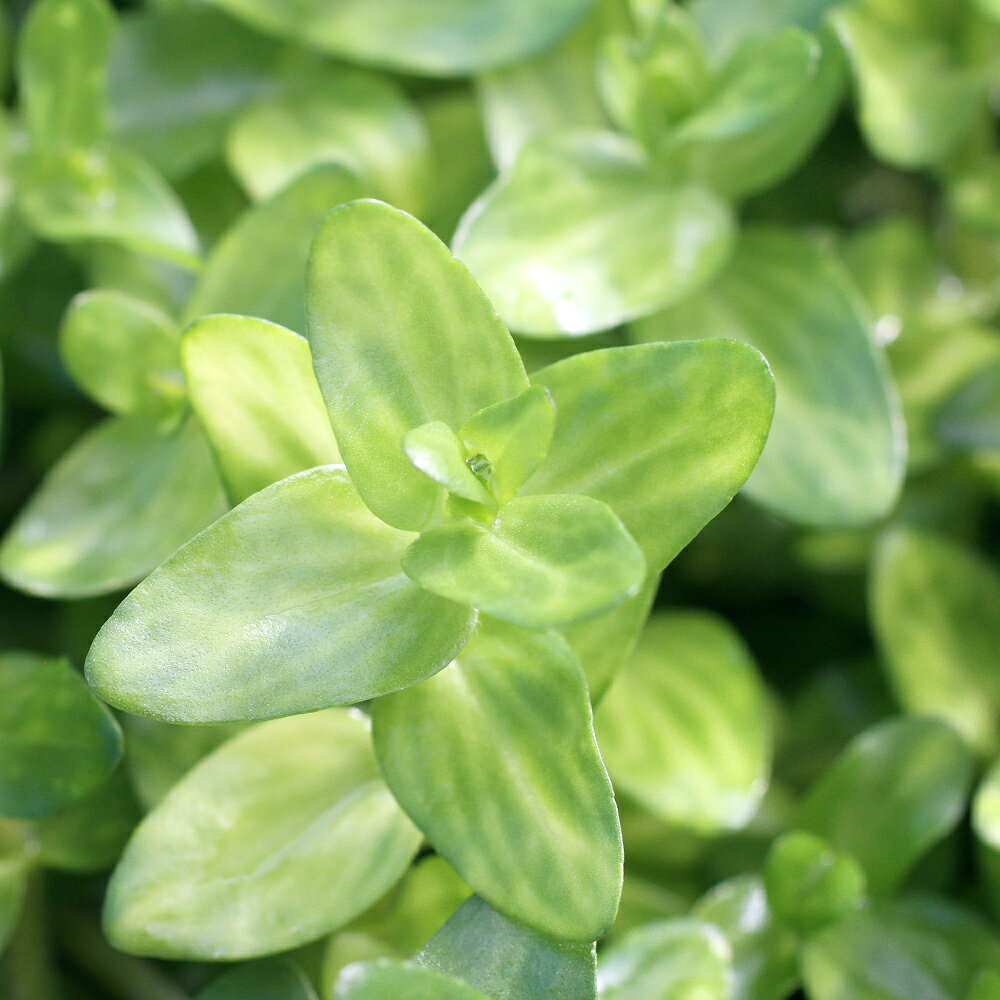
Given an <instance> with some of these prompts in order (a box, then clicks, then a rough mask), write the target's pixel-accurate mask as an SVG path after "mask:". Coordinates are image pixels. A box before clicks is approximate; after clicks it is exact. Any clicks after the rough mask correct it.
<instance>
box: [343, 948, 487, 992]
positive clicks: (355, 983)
mask: <svg viewBox="0 0 1000 1000" xmlns="http://www.w3.org/2000/svg"><path fill="white" fill-rule="evenodd" d="M333 1000H489V998H487V997H484V996H483V994H482V993H480V992H479V991H478V990H474V989H473V988H472V987H471V986H467V985H466V984H465V983H463V982H461V981H460V980H458V979H455V978H454V977H453V976H447V975H445V974H444V973H443V972H435V971H434V970H432V969H423V968H421V967H420V966H419V965H408V964H404V963H403V962H397V961H395V960H393V959H391V958H380V959H376V960H375V961H373V962H357V963H356V964H354V965H349V966H348V967H347V968H346V969H344V971H343V972H341V974H340V978H339V979H338V980H337V986H336V989H335V990H334V993H333Z"/></svg>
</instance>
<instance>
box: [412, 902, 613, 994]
mask: <svg viewBox="0 0 1000 1000" xmlns="http://www.w3.org/2000/svg"><path fill="white" fill-rule="evenodd" d="M414 961H415V962H417V963H418V964H419V965H422V966H424V967H425V968H429V969H434V970H436V971H437V972H442V973H445V974H447V975H451V976H454V977H455V978H456V979H460V980H462V981H463V982H466V983H468V984H469V985H470V986H473V987H475V988H476V989H477V990H479V991H480V992H481V993H482V994H484V995H485V996H487V997H489V998H490V1000H595V995H596V989H595V982H594V973H595V962H594V946H593V944H564V943H559V942H556V941H550V940H549V939H547V938H544V937H542V936H541V935H539V934H536V933H535V932H534V931H531V930H529V929H528V928H527V927H522V926H521V925H520V924H517V923H514V922H513V921H512V920H508V919H507V918H506V917H504V916H502V915H501V914H499V913H497V912H496V910H494V909H493V908H492V907H491V906H490V905H489V903H487V902H486V901H485V900H483V899H480V898H479V897H478V896H473V897H472V898H471V899H469V900H467V901H466V902H465V903H463V904H462V906H461V907H460V908H459V909H458V910H457V911H456V912H455V913H454V914H453V915H452V916H451V918H450V919H449V920H448V922H447V923H446V924H445V925H444V927H442V928H441V930H439V931H438V932H437V934H435V935H434V937H432V938H431V939H430V941H428V942H427V945H426V946H425V947H424V948H423V949H422V950H421V951H420V952H419V954H418V955H417V956H416V957H415V959H414Z"/></svg>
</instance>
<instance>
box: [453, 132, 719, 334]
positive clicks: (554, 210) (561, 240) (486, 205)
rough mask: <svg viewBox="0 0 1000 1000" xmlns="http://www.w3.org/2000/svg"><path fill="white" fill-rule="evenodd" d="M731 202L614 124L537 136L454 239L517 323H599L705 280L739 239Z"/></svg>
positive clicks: (581, 327) (541, 326)
mask: <svg viewBox="0 0 1000 1000" xmlns="http://www.w3.org/2000/svg"><path fill="white" fill-rule="evenodd" d="M732 235H733V221H732V218H731V215H730V212H729V210H728V208H727V207H726V206H725V205H724V204H723V203H722V202H721V201H719V200H718V199H717V198H716V197H715V196H714V195H712V194H711V193H710V192H708V191H707V190H704V189H702V188H699V187H676V188H672V187H670V186H669V185H667V184H666V183H665V182H664V181H663V179H662V178H661V177H658V176H657V175H655V174H654V173H653V172H652V169H651V167H650V166H649V164H648V163H647V162H646V160H645V157H644V155H643V153H642V151H641V150H640V149H639V147H638V146H636V145H634V144H633V143H631V142H630V141H629V140H627V139H624V138H623V137H621V136H618V135H616V134H614V133H611V132H565V133H555V134H554V135H551V136H541V137H539V138H537V139H535V140H534V141H532V142H530V143H529V144H528V145H526V146H525V147H524V148H523V149H522V150H521V153H520V155H519V157H518V159H517V160H516V161H515V163H514V165H513V167H511V168H510V170H508V171H507V172H506V173H504V174H503V175H502V176H501V177H500V179H499V180H497V181H496V183H495V184H494V185H493V186H492V187H490V188H488V189H487V191H486V193H485V194H484V195H483V196H482V197H481V198H480V199H479V200H478V201H477V202H475V203H474V204H473V206H472V207H471V208H470V209H469V211H468V212H467V213H466V215H465V217H464V218H463V220H462V222H461V225H460V226H459V230H458V233H457V234H456V236H455V240H454V249H455V254H456V256H458V257H459V258H461V260H463V261H465V263H466V264H468V266H469V269H470V270H471V271H472V273H473V274H474V275H475V276H476V278H477V280H478V281H479V283H480V284H481V285H482V286H483V289H484V290H485V292H486V294H487V295H488V296H489V297H490V299H491V300H492V302H493V303H494V305H495V306H496V307H497V311H498V312H499V313H500V315H501V316H502V317H503V318H504V320H505V321H506V323H507V324H508V325H509V326H510V328H511V329H512V330H515V331H517V332H518V333H524V334H534V335H539V336H553V335H559V334H562V335H568V336H578V335H580V334H586V333H594V332H595V331H597V330H603V329H606V328H607V327H611V326H616V325H617V324H619V323H622V322H625V321H626V320H630V319H635V318H636V317H638V316H644V315H646V314H648V313H651V312H654V311H655V310H657V309H661V308H663V307H664V306H666V305H668V304H670V303H671V302H674V301H676V300H677V299H680V298H682V297H683V296H684V295H687V294H690V293H691V292H693V291H696V290H697V289H698V288H700V287H701V286H702V285H704V284H705V282H706V281H708V280H709V279H710V278H711V277H712V275H713V274H714V273H715V271H716V270H717V269H718V268H719V267H720V266H721V265H722V263H723V262H724V260H725V258H726V256H727V255H728V253H729V250H730V248H731V243H732Z"/></svg>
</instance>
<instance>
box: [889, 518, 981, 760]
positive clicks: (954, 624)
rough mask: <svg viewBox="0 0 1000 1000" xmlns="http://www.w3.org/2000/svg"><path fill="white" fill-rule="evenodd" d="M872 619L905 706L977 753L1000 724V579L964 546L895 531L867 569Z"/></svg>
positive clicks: (891, 674)
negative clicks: (933, 719)
mask: <svg viewBox="0 0 1000 1000" xmlns="http://www.w3.org/2000/svg"><path fill="white" fill-rule="evenodd" d="M870 602H871V617H872V624H873V626H874V628H875V634H876V636H877V638H878V641H879V646H880V647H881V650H882V653H883V656H884V658H885V663H886V666H887V667H888V670H889V677H890V679H891V681H892V684H893V687H894V688H895V691H896V695H897V697H898V698H899V700H900V702H901V703H902V705H903V707H904V708H905V709H906V710H907V711H908V712H912V713H914V714H918V715H937V716H940V717H942V718H944V719H947V720H948V722H950V723H951V725H952V726H954V727H955V728H956V729H957V730H958V731H959V732H960V733H961V734H962V735H963V736H964V737H965V738H966V739H967V740H968V741H969V742H970V743H971V744H973V745H974V746H975V747H976V748H977V749H979V750H980V751H981V752H985V753H991V752H992V751H993V750H995V749H996V747H997V742H998V736H1000V733H998V723H1000V674H998V670H1000V618H998V616H997V613H996V609H997V608H998V607H1000V574H998V572H997V569H996V567H995V566H993V565H992V564H991V563H989V562H987V561H985V560H984V559H983V558H982V557H981V556H979V555H977V554H976V553H975V552H972V551H970V550H969V549H966V548H965V547H964V546H962V545H960V544H958V543H956V542H952V541H948V540H946V539H944V538H940V537H937V536H935V535H932V534H929V533H926V532H918V531H913V530H904V529H896V530H894V531H891V532H889V533H888V534H887V535H886V536H885V537H884V538H883V539H882V541H881V544H880V545H879V547H878V549H877V551H876V557H875V561H874V565H873V569H872V580H871V595H870Z"/></svg>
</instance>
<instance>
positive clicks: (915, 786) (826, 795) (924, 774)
mask: <svg viewBox="0 0 1000 1000" xmlns="http://www.w3.org/2000/svg"><path fill="white" fill-rule="evenodd" d="M972 765H973V761H972V757H971V754H970V752H969V750H968V749H967V747H966V745H965V744H964V743H963V742H962V740H961V738H960V737H959V736H958V735H957V734H956V733H955V731H954V730H953V729H952V728H951V727H950V726H947V725H945V724H944V723H943V722H939V721H938V720H936V719H927V718H918V719H892V720H890V721H888V722H883V723H880V724H879V725H877V726H873V727H871V728H870V729H867V730H865V732H863V733H862V734H861V735H860V736H858V737H857V738H856V739H854V740H853V741H852V742H851V743H849V744H848V746H847V749H846V750H844V751H843V753H842V754H841V755H840V756H839V757H838V758H837V760H836V761H834V763H833V764H832V765H831V767H830V768H829V769H828V770H827V771H826V773H825V774H824V775H823V776H822V777H821V778H820V779H819V781H817V782H816V783H815V784H814V785H813V786H812V788H810V789H809V791H808V792H807V793H806V795H805V797H804V798H803V799H802V801H801V802H800V804H799V808H798V811H797V816H796V821H795V822H796V825H797V826H799V827H801V828H802V829H804V830H809V831H812V832H813V833H817V834H819V835H820V836H821V837H824V838H825V839H826V840H827V841H829V843H830V844H831V845H832V846H833V847H835V848H837V849H838V850H841V851H847V852H850V853H851V854H853V855H854V857H855V858H856V859H857V860H858V862H859V863H860V864H861V867H862V868H863V869H864V872H865V875H866V876H867V879H868V885H869V888H870V889H871V892H872V895H876V896H885V895H887V894H888V893H890V892H892V891H893V890H894V889H895V888H897V887H898V886H899V884H900V883H901V882H902V881H903V879H904V878H905V877H906V875H907V874H908V873H909V871H910V869H911V868H912V867H913V865H914V864H915V863H916V862H917V860H918V859H919V858H920V857H921V856H922V855H923V854H925V853H926V852H927V851H928V850H929V849H930V848H931V847H933V846H934V844H936V843H937V842H938V841H940V840H942V839H943V838H944V837H946V836H947V835H948V834H949V833H950V832H951V830H952V829H953V828H954V827H955V825H956V824H957V823H958V821H959V820H960V819H961V817H962V813H963V811H964V809H965V801H966V796H967V794H968V789H969V785H970V783H971V781H972Z"/></svg>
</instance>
